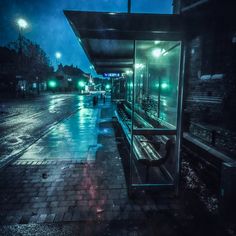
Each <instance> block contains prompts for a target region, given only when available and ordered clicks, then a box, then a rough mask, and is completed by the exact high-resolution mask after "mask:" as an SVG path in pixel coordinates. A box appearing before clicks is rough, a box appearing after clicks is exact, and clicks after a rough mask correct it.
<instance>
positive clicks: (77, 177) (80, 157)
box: [0, 104, 169, 224]
mask: <svg viewBox="0 0 236 236" xmlns="http://www.w3.org/2000/svg"><path fill="white" fill-rule="evenodd" d="M112 115H113V108H112V106H110V105H109V104H108V105H103V106H102V105H100V106H98V107H97V108H87V109H84V110H82V111H79V112H78V113H77V114H75V115H74V116H72V117H70V118H69V119H67V120H66V121H64V122H62V123H61V124H59V125H58V126H57V127H55V128H54V129H53V130H52V131H51V132H50V133H48V134H47V135H46V136H44V137H43V138H41V139H40V140H39V141H38V142H37V143H35V144H34V145H33V146H31V148H30V149H29V150H28V151H27V152H26V153H25V154H24V155H23V156H21V157H20V158H19V159H18V160H17V161H15V162H14V163H12V164H11V165H10V166H8V167H6V168H5V169H3V170H2V171H1V172H0V189H1V193H0V209H1V211H0V212H1V213H0V222H1V224H15V223H20V224H27V223H44V222H48V223H50V222H73V221H81V220H109V221H110V220H114V219H119V220H124V219H143V218H144V217H145V212H147V211H150V210H152V211H156V210H158V207H157V206H156V204H155V202H154V201H153V200H152V199H151V198H150V199H148V197H145V198H142V197H141V198H140V199H139V200H138V201H136V202H135V201H132V200H130V199H129V198H128V196H127V187H126V183H125V176H124V172H123V167H122V164H121V157H120V155H119V152H118V150H117V145H116V139H115V136H114V131H113V127H112ZM71 153H72V154H71ZM75 153H76V154H75ZM161 207H162V208H163V207H164V208H169V206H168V205H163V204H162V206H161ZM160 209H161V208H159V210H160Z"/></svg>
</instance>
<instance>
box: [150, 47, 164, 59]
mask: <svg viewBox="0 0 236 236" xmlns="http://www.w3.org/2000/svg"><path fill="white" fill-rule="evenodd" d="M164 53H165V49H161V48H155V49H154V50H153V51H152V55H153V56H154V57H156V58H158V57H160V56H161V55H163V54H164Z"/></svg>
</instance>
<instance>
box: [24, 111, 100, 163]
mask: <svg viewBox="0 0 236 236" xmlns="http://www.w3.org/2000/svg"><path fill="white" fill-rule="evenodd" d="M98 116H99V109H91V108H83V109H81V110H80V111H78V113H76V114H75V115H73V116H71V117H69V118H68V119H67V120H66V121H64V122H62V123H60V124H59V125H57V126H56V127H55V128H54V129H53V130H52V131H51V132H49V133H48V134H47V135H45V136H44V137H43V138H41V139H40V140H39V141H38V142H36V143H35V144H34V145H33V146H31V148H30V149H29V150H28V151H27V152H26V153H25V154H24V155H23V156H22V157H21V158H20V160H25V161H31V160H32V161H37V160H56V161H63V160H77V161H81V162H83V161H91V160H94V159H95V154H96V150H97V148H98V144H97V136H98V123H97V122H98Z"/></svg>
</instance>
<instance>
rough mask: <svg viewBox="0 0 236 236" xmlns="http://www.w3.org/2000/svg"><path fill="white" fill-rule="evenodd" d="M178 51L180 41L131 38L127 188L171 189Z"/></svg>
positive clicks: (175, 121)
mask: <svg viewBox="0 0 236 236" xmlns="http://www.w3.org/2000/svg"><path fill="white" fill-rule="evenodd" d="M180 51H181V43H180V42H178V41H154V40H153V41H147V40H145V41H144V40H137V41H135V58H134V71H129V72H128V73H126V74H127V75H126V76H127V79H126V88H127V90H126V91H127V94H126V99H127V102H126V109H127V110H128V113H130V115H131V120H132V124H131V157H130V158H131V159H130V184H131V187H142V186H143V187H145V186H146V187H148V186H152V187H153V186H155V185H156V186H159V187H160V186H164V187H167V186H173V187H175V186H174V185H175V182H176V181H175V180H176V178H177V177H176V175H177V174H178V173H177V168H176V166H177V162H178V159H179V156H178V155H179V150H177V148H178V145H175V143H176V138H179V137H177V136H176V135H177V128H178V125H177V114H178V112H177V105H178V99H179V98H178V83H179V66H180Z"/></svg>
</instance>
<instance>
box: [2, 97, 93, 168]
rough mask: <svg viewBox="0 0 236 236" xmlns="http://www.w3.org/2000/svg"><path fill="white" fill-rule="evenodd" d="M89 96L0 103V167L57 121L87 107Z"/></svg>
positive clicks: (38, 98) (40, 98)
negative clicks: (85, 105)
mask: <svg viewBox="0 0 236 236" xmlns="http://www.w3.org/2000/svg"><path fill="white" fill-rule="evenodd" d="M90 99H91V98H90V97H89V96H80V95H76V94H45V95H41V96H40V97H37V98H31V99H19V100H16V99H15V100H6V101H4V100H1V101H0V133H1V137H0V153H1V155H0V166H3V165H4V164H6V162H8V161H9V160H11V159H12V157H13V156H16V157H17V154H20V153H21V152H22V151H23V150H25V149H26V148H27V147H28V146H30V145H31V144H32V143H34V142H35V141H37V140H38V139H39V138H40V137H41V136H42V135H43V134H45V133H46V132H47V131H48V129H50V128H51V127H52V126H53V125H55V124H57V123H58V122H59V121H61V120H63V119H64V118H66V117H68V116H69V115H71V114H73V113H74V112H76V111H77V110H79V109H81V108H82V107H83V106H84V104H87V103H88V104H90V103H91V101H90Z"/></svg>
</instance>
